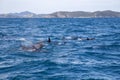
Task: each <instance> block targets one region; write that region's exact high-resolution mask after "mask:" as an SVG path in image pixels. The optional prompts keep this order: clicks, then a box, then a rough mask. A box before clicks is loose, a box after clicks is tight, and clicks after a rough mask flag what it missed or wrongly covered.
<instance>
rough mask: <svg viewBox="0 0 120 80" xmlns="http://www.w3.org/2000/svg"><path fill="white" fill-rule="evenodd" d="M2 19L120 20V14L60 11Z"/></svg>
mask: <svg viewBox="0 0 120 80" xmlns="http://www.w3.org/2000/svg"><path fill="white" fill-rule="evenodd" d="M0 18H120V12H116V11H111V10H105V11H95V12H85V11H73V12H68V11H59V12H54V13H51V14H35V13H32V12H29V11H24V12H20V13H8V14H0Z"/></svg>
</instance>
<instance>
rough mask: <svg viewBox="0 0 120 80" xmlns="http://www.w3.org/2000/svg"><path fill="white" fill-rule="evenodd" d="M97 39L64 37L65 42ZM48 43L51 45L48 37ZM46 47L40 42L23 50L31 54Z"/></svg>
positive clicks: (23, 47) (24, 47)
mask: <svg viewBox="0 0 120 80" xmlns="http://www.w3.org/2000/svg"><path fill="white" fill-rule="evenodd" d="M94 39H95V38H88V37H87V38H81V37H63V40H94ZM46 42H47V43H51V42H52V41H51V39H50V37H48V40H47V41H46ZM43 46H44V43H43V42H38V43H35V44H32V45H30V46H22V47H21V48H22V50H24V51H30V52H33V51H37V50H40V49H41V48H42V47H43Z"/></svg>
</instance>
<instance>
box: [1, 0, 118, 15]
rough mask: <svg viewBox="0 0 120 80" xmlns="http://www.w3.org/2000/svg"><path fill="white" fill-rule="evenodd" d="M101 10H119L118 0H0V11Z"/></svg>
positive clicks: (39, 12)
mask: <svg viewBox="0 0 120 80" xmlns="http://www.w3.org/2000/svg"><path fill="white" fill-rule="evenodd" d="M103 10H113V11H120V0H0V13H15V12H23V11H30V12H34V13H38V14H45V13H52V12H56V11H91V12H93V11H103Z"/></svg>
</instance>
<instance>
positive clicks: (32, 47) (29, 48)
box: [21, 42, 43, 52]
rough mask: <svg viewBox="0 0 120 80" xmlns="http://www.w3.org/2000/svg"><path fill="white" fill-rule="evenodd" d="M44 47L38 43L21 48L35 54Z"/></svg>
mask: <svg viewBox="0 0 120 80" xmlns="http://www.w3.org/2000/svg"><path fill="white" fill-rule="evenodd" d="M42 47H43V43H42V42H38V43H36V44H33V45H31V46H22V47H21V48H22V50H24V51H31V52H33V51H37V50H39V49H41V48H42Z"/></svg>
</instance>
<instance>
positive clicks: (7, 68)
mask: <svg viewBox="0 0 120 80" xmlns="http://www.w3.org/2000/svg"><path fill="white" fill-rule="evenodd" d="M48 38H50V39H51V42H50V43H48V42H47V40H48ZM37 42H42V43H43V47H42V48H40V49H39V50H36V51H27V50H23V49H22V48H21V47H22V46H31V45H34V44H36V43H37ZM0 80H120V18H63V19H60V18H53V19H44V18H40V19H37V18H33V19H31V18H26V19H25V18H23V19H22V18H6V19H3V18H1V19H0Z"/></svg>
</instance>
